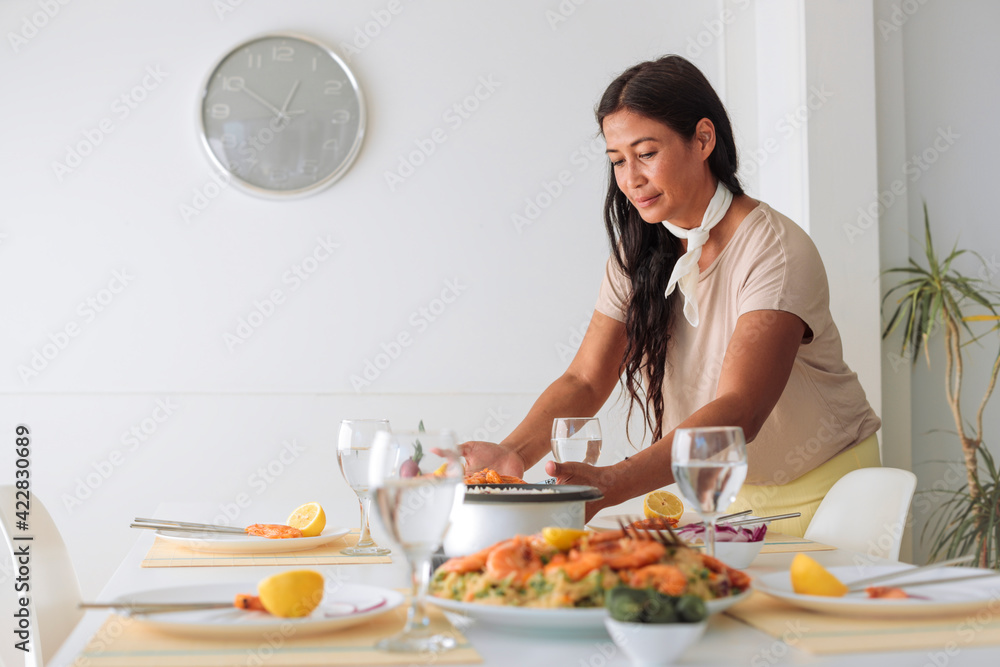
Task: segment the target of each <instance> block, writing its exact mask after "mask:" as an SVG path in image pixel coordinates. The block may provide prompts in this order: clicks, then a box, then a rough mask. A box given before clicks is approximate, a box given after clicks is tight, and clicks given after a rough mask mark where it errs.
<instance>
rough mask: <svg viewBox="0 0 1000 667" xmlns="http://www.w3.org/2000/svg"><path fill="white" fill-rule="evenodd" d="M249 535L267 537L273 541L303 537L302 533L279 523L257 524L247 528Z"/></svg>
mask: <svg viewBox="0 0 1000 667" xmlns="http://www.w3.org/2000/svg"><path fill="white" fill-rule="evenodd" d="M246 532H247V535H255V536H257V537H266V538H268V539H271V540H281V539H288V538H292V537H302V531H301V530H299V529H298V528H292V527H291V526H283V525H281V524H277V523H255V524H253V525H252V526H247V528H246Z"/></svg>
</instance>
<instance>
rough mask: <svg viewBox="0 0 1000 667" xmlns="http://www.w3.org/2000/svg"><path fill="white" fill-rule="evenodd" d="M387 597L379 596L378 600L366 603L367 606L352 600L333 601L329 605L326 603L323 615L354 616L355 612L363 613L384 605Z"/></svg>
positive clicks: (332, 616) (330, 616) (329, 616)
mask: <svg viewBox="0 0 1000 667" xmlns="http://www.w3.org/2000/svg"><path fill="white" fill-rule="evenodd" d="M386 601H387V600H386V599H385V598H379V599H378V602H375V603H366V604H367V606H365V607H359V606H358V605H356V604H353V603H351V602H333V603H331V604H328V605H324V607H325V609H324V610H323V616H325V617H326V618H334V617H337V616H353V615H354V614H363V613H365V612H368V611H372V610H375V609H378V608H379V607H382V606H384V605H385V603H386Z"/></svg>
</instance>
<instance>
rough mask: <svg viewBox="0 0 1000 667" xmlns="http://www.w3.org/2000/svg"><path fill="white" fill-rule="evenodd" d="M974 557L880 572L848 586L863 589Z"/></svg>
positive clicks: (966, 560) (966, 561)
mask: <svg viewBox="0 0 1000 667" xmlns="http://www.w3.org/2000/svg"><path fill="white" fill-rule="evenodd" d="M973 558H975V555H970V556H960V557H958V558H952V559H950V560H943V561H941V562H939V563H930V564H929V565H921V566H920V567H909V568H906V569H905V570H898V571H896V572H890V573H889V574H880V575H879V576H877V577H869V578H867V579H858V580H857V581H851V582H849V583H848V584H847V587H848V589H849V590H851V591H854V590H863V589H864V588H865V587H866V586H871V585H872V584H877V583H881V582H883V581H889V580H891V579H895V578H897V577H906V576H909V575H911V574H914V573H916V572H924V571H926V570H936V569H937V568H939V567H947V566H949V565H959V564H961V563H968V562H969V561H970V560H972V559H973Z"/></svg>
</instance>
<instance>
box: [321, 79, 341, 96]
mask: <svg viewBox="0 0 1000 667" xmlns="http://www.w3.org/2000/svg"><path fill="white" fill-rule="evenodd" d="M343 88H344V82H343V81H337V80H336V79H331V80H330V81H327V82H326V88H324V89H323V94H324V95H340V91H341V90H342V89H343Z"/></svg>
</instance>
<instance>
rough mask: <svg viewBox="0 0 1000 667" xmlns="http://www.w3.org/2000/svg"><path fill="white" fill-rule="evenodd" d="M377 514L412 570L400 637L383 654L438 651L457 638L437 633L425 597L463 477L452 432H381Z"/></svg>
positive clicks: (374, 475) (374, 473)
mask: <svg viewBox="0 0 1000 667" xmlns="http://www.w3.org/2000/svg"><path fill="white" fill-rule="evenodd" d="M370 479H371V486H372V488H373V489H374V493H375V506H376V508H377V510H378V515H379V517H380V518H381V520H382V523H383V524H384V525H385V528H386V530H387V531H388V532H389V534H390V535H391V536H392V538H393V540H394V541H395V542H396V543H397V544H399V546H400V547H401V548H402V550H403V553H404V554H406V560H407V562H408V563H409V565H410V576H411V579H412V582H413V593H412V596H411V601H410V608H409V611H408V612H407V615H406V625H405V626H404V627H403V630H402V632H400V633H399V634H397V635H394V636H392V637H389V638H387V639H383V640H382V641H380V642H379V643H378V644H377V645H376V647H377V648H379V649H382V650H385V651H417V652H427V651H430V652H439V651H446V650H448V649H451V648H454V647H455V645H456V642H455V638H454V637H452V636H450V635H446V634H434V632H433V631H432V629H431V627H430V618H429V617H428V616H427V609H426V602H425V598H426V596H427V586H428V584H429V582H430V576H431V557H432V556H433V554H434V552H436V551H437V550H438V548H439V547H440V546H441V542H442V541H443V540H444V536H445V533H446V532H447V530H448V526H449V525H450V524H451V515H452V511H453V510H454V508H455V507H456V506H457V505H458V504H459V503H460V502H461V499H462V497H463V496H464V494H465V484H464V481H465V473H464V468H463V465H462V460H461V456H460V455H459V453H458V451H457V450H456V448H455V434H454V433H452V432H451V431H437V432H403V433H393V434H389V433H380V434H379V436H378V438H377V439H376V444H375V447H374V451H373V453H372V459H371V466H370Z"/></svg>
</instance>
